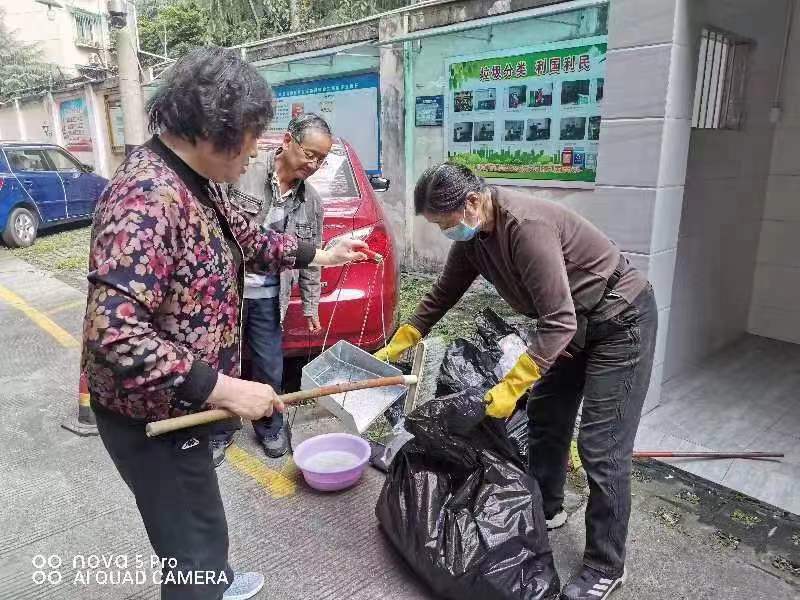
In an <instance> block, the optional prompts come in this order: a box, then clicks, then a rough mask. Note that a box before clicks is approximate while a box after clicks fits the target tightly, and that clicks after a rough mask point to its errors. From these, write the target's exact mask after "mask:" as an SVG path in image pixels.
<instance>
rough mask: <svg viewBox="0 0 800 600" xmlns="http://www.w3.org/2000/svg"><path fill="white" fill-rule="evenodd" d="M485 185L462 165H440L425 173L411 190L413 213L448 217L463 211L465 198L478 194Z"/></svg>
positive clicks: (426, 170)
mask: <svg viewBox="0 0 800 600" xmlns="http://www.w3.org/2000/svg"><path fill="white" fill-rule="evenodd" d="M486 187H487V186H486V182H485V181H484V180H483V178H481V177H478V176H477V175H475V173H473V172H472V171H470V170H469V168H468V167H465V166H463V165H454V164H452V163H442V164H440V165H438V166H437V165H434V166H432V167H428V168H427V169H425V172H424V173H423V174H422V175H420V178H419V179H418V180H417V185H416V187H414V210H415V211H416V213H417V214H418V215H421V214H422V213H424V212H431V213H449V212H453V211H455V210H459V209H461V208H463V207H464V206H465V205H466V203H467V194H469V193H471V192H474V193H480V192H482V191H483V190H485V189H486Z"/></svg>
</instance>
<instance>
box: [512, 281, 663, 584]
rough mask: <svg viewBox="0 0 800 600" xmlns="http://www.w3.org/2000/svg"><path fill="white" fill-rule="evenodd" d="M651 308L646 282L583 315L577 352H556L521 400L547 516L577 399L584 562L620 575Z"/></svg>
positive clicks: (557, 496)
mask: <svg viewBox="0 0 800 600" xmlns="http://www.w3.org/2000/svg"><path fill="white" fill-rule="evenodd" d="M657 328H658V311H657V308H656V303H655V298H654V296H653V290H652V288H651V287H650V286H648V287H647V289H646V290H645V291H643V292H642V293H641V294H640V295H639V296H638V297H637V298H636V300H635V301H634V302H633V304H632V305H631V306H629V307H628V308H627V309H625V311H623V312H622V313H621V314H619V315H618V316H616V317H614V318H612V319H610V320H607V321H603V322H600V323H592V322H591V321H590V323H589V327H588V329H587V335H586V344H585V348H584V350H583V351H581V352H580V353H578V354H576V355H574V356H573V357H572V358H567V357H563V356H562V357H560V358H559V359H558V360H557V361H556V362H555V364H554V365H553V366H552V367H551V368H550V370H548V371H547V372H546V373H545V375H544V377H542V379H541V380H539V381H538V382H537V383H536V385H534V387H533V389H532V390H531V392H530V395H529V398H528V414H529V416H530V420H531V425H530V430H529V436H530V440H529V454H530V465H529V468H530V471H531V473H532V474H533V476H534V477H536V479H537V480H538V482H539V486H540V487H541V490H542V496H543V499H544V512H545V515H546V516H547V517H548V518H550V517H552V516H553V515H554V514H555V513H556V512H558V510H559V509H560V508H561V506H562V504H563V502H564V484H565V482H566V464H567V457H568V454H569V445H570V442H571V440H572V432H573V428H574V426H575V419H576V416H577V413H578V407H579V406H580V403H581V398H583V411H582V413H581V426H580V432H579V434H578V451H579V454H580V457H581V461H582V463H583V467H584V469H585V470H586V475H587V478H588V480H589V502H588V505H587V508H586V550H585V552H584V559H583V560H584V563H585V564H586V565H588V566H590V567H592V568H595V569H597V570H599V571H600V572H602V573H604V574H606V575H607V576H609V577H615V576H618V575H620V574H621V573H622V570H623V568H624V565H625V542H626V538H627V535H628V520H629V517H630V511H631V483H630V478H631V462H632V458H631V455H632V453H633V443H634V440H635V438H636V430H637V429H638V427H639V419H640V417H641V414H642V405H643V404H644V400H645V396H646V395H647V390H648V387H649V384H650V371H651V370H652V367H653V353H654V350H655V342H656V331H657Z"/></svg>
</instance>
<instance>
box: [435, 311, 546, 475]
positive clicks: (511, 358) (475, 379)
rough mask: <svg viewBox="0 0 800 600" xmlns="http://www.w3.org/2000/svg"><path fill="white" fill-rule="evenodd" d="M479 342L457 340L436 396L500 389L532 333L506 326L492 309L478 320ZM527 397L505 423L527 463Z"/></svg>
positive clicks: (441, 373)
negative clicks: (501, 382)
mask: <svg viewBox="0 0 800 600" xmlns="http://www.w3.org/2000/svg"><path fill="white" fill-rule="evenodd" d="M475 325H476V328H477V334H478V335H477V339H476V342H471V341H469V340H465V339H460V338H459V339H456V340H454V341H453V342H452V343H451V344H450V346H448V348H447V351H446V352H445V355H444V359H443V360H442V365H441V368H440V370H439V376H438V378H437V379H436V396H437V397H439V396H446V395H450V394H456V393H459V392H461V391H462V390H466V389H468V388H473V389H474V390H476V391H479V392H482V393H483V394H485V393H486V392H487V391H489V389H490V388H492V387H493V386H495V385H497V383H498V382H499V381H500V379H501V377H502V376H503V375H504V374H505V373H506V372H507V371H508V369H510V368H511V367H512V366H513V365H514V363H515V362H516V360H517V358H519V355H520V353H521V352H523V351H524V349H525V347H526V346H527V342H528V336H529V335H530V333H531V332H530V331H528V330H523V329H521V328H518V327H514V326H513V325H511V324H509V323H507V322H506V321H504V320H503V318H502V317H500V316H499V315H498V314H497V313H496V312H494V311H493V310H492V309H491V308H486V309H484V310H483V311H482V312H481V313H480V314H479V315H478V317H477V318H476V319H475ZM526 400H527V396H523V397H522V398H520V401H519V402H518V403H517V408H516V410H515V412H514V413H513V414H512V415H511V417H510V418H509V419H508V420H507V421H506V431H507V433H508V437H509V439H510V441H511V442H512V444H513V445H514V447H515V449H516V451H517V453H518V454H519V456H520V457H521V458H522V460H523V461H524V462H526V463H527V460H528V414H527V411H526Z"/></svg>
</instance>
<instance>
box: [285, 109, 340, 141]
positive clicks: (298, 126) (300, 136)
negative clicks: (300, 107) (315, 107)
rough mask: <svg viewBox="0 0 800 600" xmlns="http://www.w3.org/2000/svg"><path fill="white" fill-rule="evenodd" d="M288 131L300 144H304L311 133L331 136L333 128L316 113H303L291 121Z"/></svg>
mask: <svg viewBox="0 0 800 600" xmlns="http://www.w3.org/2000/svg"><path fill="white" fill-rule="evenodd" d="M286 130H287V131H288V132H289V133H290V134H291V135H292V137H293V138H295V139H296V140H297V141H298V142H302V141H303V140H304V139H305V137H306V134H307V133H308V132H309V131H319V132H321V133H324V134H325V135H327V136H331V135H332V134H331V128H330V126H329V125H328V122H327V121H326V120H325V119H323V118H322V117H320V116H319V115H317V114H315V113H303V114H301V115H298V116H296V117H295V118H294V119H292V120H291V121H289V126H288V127H287V128H286Z"/></svg>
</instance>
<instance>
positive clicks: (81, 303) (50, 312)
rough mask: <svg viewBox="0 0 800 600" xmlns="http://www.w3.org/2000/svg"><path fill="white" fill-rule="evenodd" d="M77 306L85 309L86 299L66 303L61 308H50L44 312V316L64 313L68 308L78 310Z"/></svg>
mask: <svg viewBox="0 0 800 600" xmlns="http://www.w3.org/2000/svg"><path fill="white" fill-rule="evenodd" d="M79 306H80V307H83V308H86V298H84V299H83V300H75V301H74V302H67V303H66V304H62V305H61V306H56V307H55V308H51V309H50V310H48V311H46V312H45V314H48V315H55V314H57V313H60V312H64V311H65V310H69V309H70V308H78V307H79Z"/></svg>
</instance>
